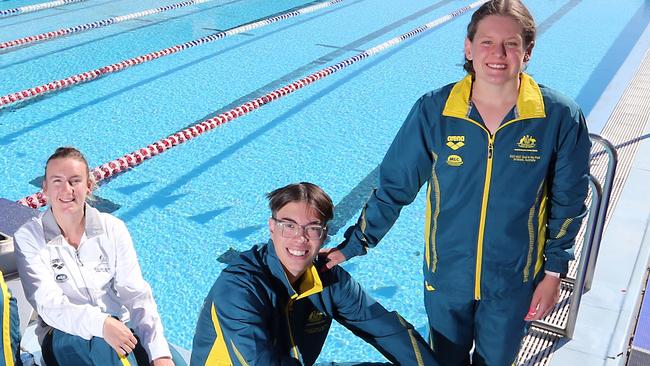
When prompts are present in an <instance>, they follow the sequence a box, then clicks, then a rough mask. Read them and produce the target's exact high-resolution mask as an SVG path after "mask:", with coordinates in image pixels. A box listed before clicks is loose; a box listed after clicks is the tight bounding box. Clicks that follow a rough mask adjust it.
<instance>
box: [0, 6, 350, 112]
mask: <svg viewBox="0 0 650 366" xmlns="http://www.w3.org/2000/svg"><path fill="white" fill-rule="evenodd" d="M342 1H343V0H332V1H327V2H322V3H318V4H315V5H310V6H307V7H304V8H302V9H298V10H294V11H290V12H286V13H282V14H280V15H276V16H273V17H268V18H265V19H262V20H260V21H257V22H254V23H250V24H245V25H241V26H239V27H235V28H232V29H229V30H227V31H223V32H218V33H214V34H211V35H209V36H205V37H201V38H198V39H195V40H193V41H189V42H186V43H183V44H179V45H176V46H172V47H168V48H165V49H163V50H160V51H154V52H151V53H147V54H146V55H142V56H138V57H134V58H130V59H127V60H124V61H121V62H118V63H115V64H112V65H108V66H103V67H100V68H98V69H95V70H90V71H86V72H82V73H81V74H76V75H72V76H69V77H67V78H65V79H61V80H56V81H52V82H49V83H47V84H43V85H39V86H35V87H33V88H29V89H25V90H21V91H19V92H15V93H11V94H7V95H3V96H0V109H1V108H4V107H7V106H9V105H11V104H15V103H18V102H22V101H26V100H28V99H31V98H33V97H36V96H39V95H43V94H45V93H50V92H53V91H58V90H62V89H65V88H68V87H71V86H73V85H76V84H80V83H84V82H88V81H91V80H94V79H97V78H99V77H100V76H105V75H108V74H112V73H115V72H118V71H122V70H124V69H126V68H129V67H131V66H135V65H139V64H142V63H145V62H148V61H152V60H155V59H158V58H160V57H163V56H167V55H171V54H174V53H176V52H179V51H183V50H186V49H189V48H192V47H196V46H199V45H202V44H205V43H210V42H214V41H217V40H220V39H222V38H225V37H229V36H232V35H235V34H239V33H243V32H247V31H250V30H252V29H256V28H260V27H263V26H265V25H269V24H272V23H275V22H278V21H281V20H285V19H289V18H293V17H296V16H298V15H303V14H307V13H311V12H314V11H317V10H320V9H323V8H326V7H328V6H331V5H334V4H337V3H340V2H342Z"/></svg>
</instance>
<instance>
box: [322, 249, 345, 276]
mask: <svg viewBox="0 0 650 366" xmlns="http://www.w3.org/2000/svg"><path fill="white" fill-rule="evenodd" d="M318 255H319V256H324V257H325V260H326V263H325V265H324V266H323V267H321V269H320V271H321V272H325V271H327V270H330V269H332V268H334V266H336V265H339V264H341V263H343V262H345V256H344V255H343V254H342V253H341V251H340V250H338V249H336V248H326V249H321V250H320V251H319V252H318Z"/></svg>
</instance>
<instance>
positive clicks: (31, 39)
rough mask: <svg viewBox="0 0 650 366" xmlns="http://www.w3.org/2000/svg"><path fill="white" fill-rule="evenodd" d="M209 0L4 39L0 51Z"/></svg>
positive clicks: (189, 2)
mask: <svg viewBox="0 0 650 366" xmlns="http://www.w3.org/2000/svg"><path fill="white" fill-rule="evenodd" d="M209 1H213V0H191V1H183V2H181V3H176V4H171V5H167V6H161V7H159V8H155V9H147V10H143V11H139V12H137V13H131V14H125V15H120V16H116V17H112V18H107V19H102V20H98V21H95V22H91V23H86V24H80V25H75V26H73V27H68V28H61V29H58V30H55V31H51V32H44V33H40V34H35V35H33V36H26V37H22V38H18V39H14V40H11V41H6V42H2V43H0V51H2V50H5V51H6V50H9V49H11V48H15V47H18V46H27V45H30V44H33V43H36V42H41V41H45V40H51V39H54V38H59V37H63V36H66V35H70V34H74V33H81V32H85V31H89V30H91V29H97V28H101V27H106V26H109V25H111V24H116V23H121V22H125V21H127V20H133V19H137V18H142V17H145V16H148V15H152V14H158V13H164V12H166V11H170V10H175V9H179V8H183V7H186V6H190V5H196V4H202V3H207V2H209Z"/></svg>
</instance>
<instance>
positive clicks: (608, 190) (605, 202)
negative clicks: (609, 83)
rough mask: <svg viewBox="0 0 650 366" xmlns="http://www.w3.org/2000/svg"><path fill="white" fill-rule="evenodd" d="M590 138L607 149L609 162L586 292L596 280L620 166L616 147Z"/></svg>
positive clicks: (592, 135)
mask: <svg viewBox="0 0 650 366" xmlns="http://www.w3.org/2000/svg"><path fill="white" fill-rule="evenodd" d="M589 137H590V138H591V140H592V141H595V142H598V143H599V144H601V145H602V146H603V147H604V148H605V152H607V154H608V155H609V159H608V161H607V172H606V173H605V179H604V181H603V185H602V188H603V192H602V200H601V201H600V209H599V210H598V220H596V228H595V230H594V238H593V246H592V248H591V256H590V257H589V264H588V267H587V268H588V270H587V277H586V279H585V292H587V291H589V290H590V289H591V284H592V283H593V279H594V272H595V270H596V261H597V260H598V252H599V250H600V242H601V239H602V236H603V231H604V230H605V219H606V218H607V210H608V208H609V200H610V198H611V194H612V187H613V186H614V176H615V174H616V166H617V165H618V153H617V152H616V148H615V147H614V145H613V144H612V143H611V142H609V141H608V140H606V139H605V138H603V137H602V136H600V135H596V134H595V133H590V134H589Z"/></svg>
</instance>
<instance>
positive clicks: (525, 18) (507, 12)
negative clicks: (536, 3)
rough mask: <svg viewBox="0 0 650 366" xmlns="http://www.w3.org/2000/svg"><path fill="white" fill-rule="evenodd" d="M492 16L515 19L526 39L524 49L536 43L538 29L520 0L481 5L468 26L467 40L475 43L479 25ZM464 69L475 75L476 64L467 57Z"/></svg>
mask: <svg viewBox="0 0 650 366" xmlns="http://www.w3.org/2000/svg"><path fill="white" fill-rule="evenodd" d="M490 15H501V16H507V17H510V18H512V19H514V20H515V21H516V22H517V23H519V25H520V26H521V29H522V34H521V36H522V38H523V39H524V48H528V47H530V46H531V45H533V44H534V43H535V36H536V34H537V27H536V26H535V19H534V18H533V16H532V14H531V13H530V11H529V10H528V8H527V7H526V5H524V4H523V3H522V2H521V1H520V0H491V1H488V2H487V3H485V4H483V5H481V7H480V8H478V10H476V11H475V12H474V14H472V20H470V22H469V24H468V25H467V39H469V40H470V41H474V36H475V35H476V30H477V29H478V23H479V22H480V21H481V20H483V19H484V18H485V17H488V16H490ZM463 68H464V69H465V71H467V73H469V74H472V75H474V64H473V63H472V61H471V60H468V59H467V57H465V64H464V65H463Z"/></svg>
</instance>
